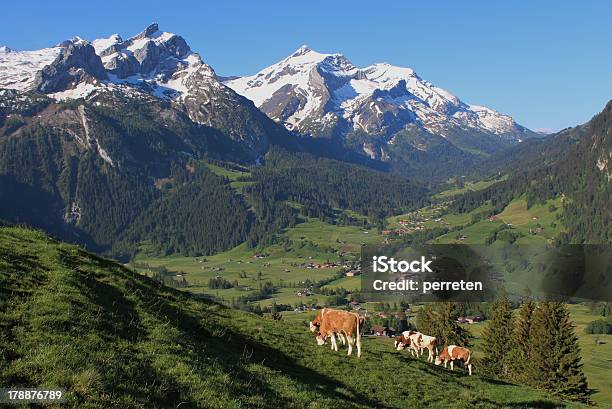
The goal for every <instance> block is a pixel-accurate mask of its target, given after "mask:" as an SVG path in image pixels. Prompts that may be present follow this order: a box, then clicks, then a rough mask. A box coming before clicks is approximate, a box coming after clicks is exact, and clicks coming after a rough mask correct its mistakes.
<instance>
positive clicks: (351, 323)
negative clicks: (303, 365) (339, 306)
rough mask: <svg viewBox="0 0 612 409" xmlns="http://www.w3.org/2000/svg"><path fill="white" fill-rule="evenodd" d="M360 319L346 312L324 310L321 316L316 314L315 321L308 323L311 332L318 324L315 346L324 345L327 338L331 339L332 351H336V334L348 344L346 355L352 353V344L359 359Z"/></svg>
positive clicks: (356, 315)
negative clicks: (342, 337)
mask: <svg viewBox="0 0 612 409" xmlns="http://www.w3.org/2000/svg"><path fill="white" fill-rule="evenodd" d="M362 322H363V320H362V318H361V317H360V316H359V315H358V314H355V313H352V312H347V311H339V310H332V309H328V308H325V309H324V310H323V311H322V313H321V315H320V316H319V314H317V316H316V317H315V319H314V320H313V321H312V322H311V323H310V328H311V330H312V328H313V326H314V327H316V323H320V324H319V333H318V335H317V336H316V339H317V344H319V345H323V344H325V340H326V339H327V338H330V339H331V342H332V349H334V350H335V351H338V346H337V344H336V336H335V335H336V334H342V335H343V336H344V337H346V342H347V344H348V355H351V354H352V353H353V344H356V346H357V357H361V333H360V331H359V328H360V324H361V323H362Z"/></svg>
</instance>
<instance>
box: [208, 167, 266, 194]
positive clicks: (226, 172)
mask: <svg viewBox="0 0 612 409" xmlns="http://www.w3.org/2000/svg"><path fill="white" fill-rule="evenodd" d="M206 166H207V167H208V168H209V169H210V170H211V171H212V172H213V173H214V174H216V175H217V176H222V177H225V178H227V179H229V180H230V186H231V187H232V188H234V189H235V190H236V191H237V192H239V193H242V191H243V189H244V188H245V186H251V185H253V184H254V183H255V182H252V181H241V180H238V179H240V178H245V177H248V176H250V175H251V173H250V172H241V171H239V170H233V169H227V168H224V167H222V166H217V165H214V164H212V163H206Z"/></svg>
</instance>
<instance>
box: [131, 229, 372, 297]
mask: <svg viewBox="0 0 612 409" xmlns="http://www.w3.org/2000/svg"><path fill="white" fill-rule="evenodd" d="M365 232H367V233H365ZM283 234H284V236H285V237H287V238H289V239H290V240H291V241H292V243H293V244H292V245H291V246H289V247H283V246H278V245H273V246H269V247H266V248H265V249H249V248H248V247H247V246H246V245H244V244H241V245H239V246H237V247H235V248H233V249H231V250H228V251H225V252H222V253H218V254H215V255H214V256H209V257H184V256H170V257H155V256H151V255H147V252H146V251H145V250H146V246H144V247H142V248H141V250H142V251H141V252H140V253H139V254H138V256H137V257H136V261H138V262H144V263H147V264H149V265H150V266H154V267H157V266H165V267H166V268H167V269H168V270H170V271H182V272H185V273H187V274H186V279H187V281H188V282H189V284H190V287H188V288H187V290H189V291H191V292H194V293H203V294H210V295H214V296H216V297H219V298H220V299H221V300H223V301H225V302H231V301H232V299H236V298H238V297H240V296H243V295H247V294H249V293H254V292H256V291H257V290H258V288H259V285H260V283H265V282H266V281H271V282H272V283H273V284H275V285H277V286H279V287H282V288H280V290H279V291H278V292H277V293H276V294H274V296H273V297H271V298H269V299H266V300H262V301H259V304H261V305H262V306H263V305H269V304H271V303H272V302H273V301H275V302H276V303H283V304H291V305H294V304H299V303H303V302H308V303H311V302H312V301H313V300H314V299H316V300H317V302H318V304H320V305H323V304H324V303H325V302H326V301H327V299H328V298H329V297H325V296H322V295H318V294H317V295H315V296H313V297H299V296H297V295H296V293H297V291H299V290H301V289H303V288H304V286H303V285H300V282H302V281H304V280H306V279H310V280H313V281H318V280H321V279H327V278H330V277H333V276H334V275H336V274H337V273H338V272H339V271H340V270H341V267H336V268H330V269H312V268H310V269H309V268H303V267H299V266H300V265H301V264H304V263H324V262H327V261H340V253H345V254H344V256H343V257H344V258H345V259H346V260H348V261H354V260H357V259H358V257H359V253H360V250H361V244H362V243H367V244H380V243H381V242H382V237H381V236H380V235H379V234H378V233H377V231H376V230H373V229H371V230H367V229H363V228H360V227H356V226H335V225H331V224H328V223H324V222H322V221H320V220H315V219H309V220H307V221H305V222H304V223H300V224H298V225H297V226H295V227H293V228H290V229H287V230H286V231H285V232H284V233H283ZM258 253H265V254H266V255H267V256H266V257H265V258H263V259H257V258H254V256H255V255H256V254H258ZM204 259H205V261H203V260H204ZM219 269H221V270H219ZM140 271H141V272H142V273H144V274H147V271H146V270H140ZM244 273H246V275H247V277H246V278H244V277H241V275H244ZM259 273H261V280H259V277H260V276H259ZM149 275H150V274H149ZM216 276H222V277H223V278H225V279H227V280H229V281H231V282H233V281H234V280H237V281H238V283H239V285H240V289H236V288H232V289H227V290H215V289H209V288H208V281H209V280H210V279H211V278H213V277H216ZM357 285H360V284H359V282H357ZM286 286H290V287H288V288H286ZM247 287H248V288H249V289H247Z"/></svg>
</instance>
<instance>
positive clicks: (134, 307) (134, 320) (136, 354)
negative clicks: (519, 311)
mask: <svg viewBox="0 0 612 409" xmlns="http://www.w3.org/2000/svg"><path fill="white" fill-rule="evenodd" d="M0 294H1V297H0V385H4V386H17V385H22V386H46V387H64V388H67V390H68V400H69V401H68V404H67V405H66V406H67V407H79V408H110V407H121V408H125V407H136V408H151V407H172V408H176V407H177V406H178V405H180V406H181V407H187V408H197V407H211V406H214V407H216V408H246V407H248V408H257V407H261V408H280V407H282V408H306V407H308V408H337V407H343V408H372V407H377V408H402V409H403V408H406V407H440V408H442V407H443V408H466V407H481V408H498V407H506V408H523V407H547V408H554V407H567V408H573V407H580V406H579V405H573V404H562V403H559V402H557V401H555V400H554V399H551V398H550V397H548V396H546V395H545V394H544V393H543V392H540V391H535V390H532V389H529V388H524V387H519V386H515V385H509V384H505V383H502V382H499V381H494V380H490V379H487V378H483V377H480V376H479V375H476V376H473V377H467V376H465V375H464V374H462V373H459V372H458V371H457V372H455V373H451V372H449V371H445V370H444V369H442V368H437V367H434V366H431V365H429V364H427V363H425V362H424V361H415V360H413V359H411V358H409V357H408V356H407V355H406V354H405V353H398V352H395V351H393V350H392V347H391V344H390V340H388V339H385V340H379V339H377V340H372V339H364V350H365V352H364V356H363V358H362V359H357V358H356V357H353V358H350V359H349V358H347V357H346V356H345V355H344V354H340V353H338V354H336V353H332V352H331V351H330V350H329V349H328V348H326V347H325V348H323V347H318V346H316V344H315V342H314V340H313V339H312V336H311V335H310V334H309V333H308V330H307V328H306V327H305V325H303V321H302V320H301V319H299V318H297V319H294V320H289V319H287V320H282V321H280V322H277V321H272V320H268V319H262V318H261V317H258V316H255V315H251V314H248V313H243V312H240V311H237V310H232V309H229V308H225V307H223V306H220V305H218V304H215V303H211V302H208V301H204V300H198V299H196V298H194V297H193V296H190V295H188V294H185V293H182V292H178V291H175V290H172V289H170V288H167V287H162V286H159V285H158V284H156V283H155V282H153V281H152V280H149V279H147V278H146V277H142V276H140V275H138V274H136V273H133V272H132V271H130V270H127V269H126V268H124V267H123V266H121V265H118V264H115V263H114V262H111V261H108V260H105V259H101V258H99V257H97V256H94V255H92V254H89V253H86V252H84V251H82V250H81V249H79V248H78V247H75V246H72V245H67V244H63V243H58V242H55V241H53V240H51V239H49V238H48V237H47V236H45V235H43V234H42V233H39V232H34V231H30V230H24V229H19V228H1V229H0ZM476 371H477V370H476ZM477 373H478V372H477Z"/></svg>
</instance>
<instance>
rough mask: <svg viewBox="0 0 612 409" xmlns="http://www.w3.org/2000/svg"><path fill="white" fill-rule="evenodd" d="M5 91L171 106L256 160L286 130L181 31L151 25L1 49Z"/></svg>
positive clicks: (0, 76) (1, 85) (1, 79)
mask: <svg viewBox="0 0 612 409" xmlns="http://www.w3.org/2000/svg"><path fill="white" fill-rule="evenodd" d="M0 69H1V72H0V88H8V89H15V90H19V91H30V90H35V91H38V92H41V93H44V94H47V95H48V96H50V97H51V98H53V99H56V100H66V99H79V98H83V99H85V100H89V101H93V100H94V99H96V98H98V97H99V96H100V95H103V94H117V93H119V94H122V95H123V96H124V97H125V98H127V99H130V98H135V99H138V98H140V97H139V95H140V94H142V93H146V94H148V95H150V96H151V97H152V98H156V99H158V100H160V101H165V102H166V103H170V104H171V105H172V106H173V108H174V109H176V110H179V111H183V112H185V114H186V115H187V116H188V117H189V118H190V119H191V121H193V122H194V123H195V124H197V125H199V126H205V127H208V128H213V129H215V130H217V131H220V132H221V133H223V134H224V135H225V136H227V137H228V138H230V139H232V140H234V141H236V142H238V143H239V144H241V145H242V146H243V147H244V149H245V150H246V151H247V152H249V153H250V155H251V156H252V158H253V159H256V158H257V157H259V156H261V155H262V154H263V153H264V152H265V151H266V149H267V147H268V143H269V138H270V136H271V135H277V137H278V138H282V137H283V136H279V135H280V134H283V133H285V132H286V131H285V130H284V129H283V128H282V127H281V126H278V125H276V124H275V123H274V122H273V121H271V120H270V119H269V118H268V117H267V116H266V115H264V114H262V113H261V112H260V111H259V110H258V109H257V108H256V107H255V106H254V105H253V103H252V102H251V101H249V100H248V99H246V98H244V97H242V96H240V95H238V94H237V93H236V92H235V91H233V90H232V89H230V88H228V87H227V86H225V85H223V84H222V83H221V82H220V80H219V79H218V78H217V76H216V74H215V72H214V70H213V69H212V67H210V66H209V65H207V64H205V63H204V62H203V61H202V59H201V58H200V56H199V54H197V53H194V52H193V51H192V50H191V48H190V47H189V45H188V44H187V42H186V41H185V39H183V38H182V37H181V36H179V35H176V34H173V33H169V32H164V31H160V30H159V27H158V25H157V24H151V25H150V26H148V27H147V28H145V29H144V30H143V31H142V32H141V33H139V34H137V35H136V36H134V37H131V38H129V39H127V40H123V39H122V38H121V36H119V35H117V34H114V35H112V36H110V37H108V38H102V39H96V40H94V41H92V42H88V41H86V40H83V39H81V38H78V37H77V38H75V39H72V40H69V41H65V42H63V43H60V44H58V45H56V46H54V47H51V48H48V49H43V50H38V51H21V52H20V51H13V50H10V49H8V48H6V47H2V49H0Z"/></svg>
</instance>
